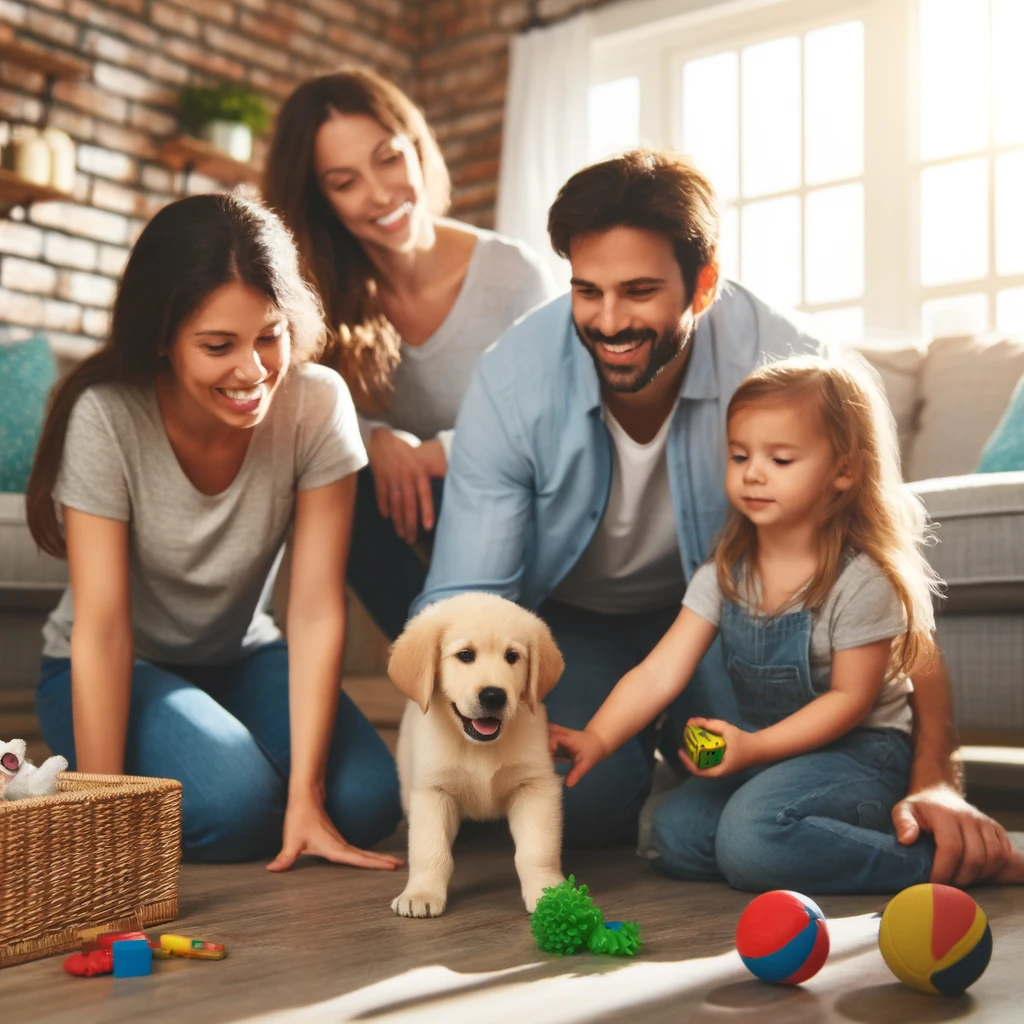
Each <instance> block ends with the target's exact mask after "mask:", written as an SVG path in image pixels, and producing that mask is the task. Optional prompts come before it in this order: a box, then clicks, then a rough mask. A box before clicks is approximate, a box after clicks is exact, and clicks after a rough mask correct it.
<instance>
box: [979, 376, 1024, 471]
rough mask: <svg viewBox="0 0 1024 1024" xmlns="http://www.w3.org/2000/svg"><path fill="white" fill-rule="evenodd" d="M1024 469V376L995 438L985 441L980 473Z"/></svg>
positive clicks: (994, 434) (1015, 390)
mask: <svg viewBox="0 0 1024 1024" xmlns="http://www.w3.org/2000/svg"><path fill="white" fill-rule="evenodd" d="M1014 470H1024V377H1021V379H1020V380H1019V381H1017V386H1016V387H1015V388H1014V390H1013V395H1012V397H1011V398H1010V405H1009V407H1008V408H1007V410H1006V412H1005V414H1004V415H1003V418H1002V419H1001V420H1000V421H999V425H998V426H997V427H996V429H995V431H994V432H993V434H992V436H991V437H990V438H989V439H988V440H987V441H986V442H985V447H984V449H983V450H982V453H981V462H979V463H978V469H977V472H979V473H1009V472H1012V471H1014Z"/></svg>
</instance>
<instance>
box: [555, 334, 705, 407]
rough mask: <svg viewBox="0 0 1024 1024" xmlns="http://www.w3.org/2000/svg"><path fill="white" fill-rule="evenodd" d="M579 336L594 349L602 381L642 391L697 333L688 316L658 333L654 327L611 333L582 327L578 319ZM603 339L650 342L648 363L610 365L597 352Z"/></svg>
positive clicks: (628, 390)
mask: <svg viewBox="0 0 1024 1024" xmlns="http://www.w3.org/2000/svg"><path fill="white" fill-rule="evenodd" d="M573 326H574V327H575V328H576V336H577V337H578V338H579V339H580V342H581V343H582V345H583V347H584V348H585V349H586V350H587V351H588V352H589V353H590V357H591V359H593V360H594V366H595V368H596V369H597V375H598V377H600V378H601V382H602V383H603V384H604V385H605V386H606V387H607V388H608V389H609V390H611V391H618V392H621V393H623V394H635V393H636V392H637V391H642V390H643V389H644V388H645V387H647V385H648V384H650V383H651V381H653V380H654V378H655V377H657V376H658V374H659V373H661V371H662V370H664V369H665V367H666V366H668V364H669V363H671V362H672V360H673V359H675V357H676V356H678V355H679V353H680V352H682V351H683V350H684V349H685V348H686V345H687V342H689V340H690V338H691V336H692V335H693V320H692V319H691V318H690V317H687V318H686V321H685V323H684V322H683V321H680V322H679V323H677V324H676V326H675V327H672V328H669V330H667V331H665V332H664V333H662V334H660V335H659V334H658V333H657V331H654V330H652V329H650V328H639V329H633V328H629V329H627V330H625V331H619V333H618V334H613V335H611V336H610V337H609V336H607V335H605V334H602V333H601V332H600V331H598V330H595V329H594V328H593V327H585V328H584V327H580V325H579V324H578V323H576V321H575V320H573ZM599 342H604V343H609V344H612V345H624V344H626V343H630V342H647V343H648V345H649V348H648V355H647V363H646V364H645V365H644V366H641V367H632V366H609V365H608V364H606V363H603V362H602V361H601V357H600V356H599V355H598V353H597V345H598V343H599Z"/></svg>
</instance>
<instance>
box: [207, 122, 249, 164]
mask: <svg viewBox="0 0 1024 1024" xmlns="http://www.w3.org/2000/svg"><path fill="white" fill-rule="evenodd" d="M203 138H204V139H206V141H207V142H209V143H210V145H212V146H213V147H214V148H215V149H219V150H220V151H221V152H222V153H226V154H227V155H228V156H230V157H231V158H232V159H233V160H241V161H242V163H248V162H249V159H250V157H251V156H252V129H251V128H250V127H249V126H248V125H247V124H244V123H243V122H241V121H210V122H208V123H207V124H205V125H204V126H203Z"/></svg>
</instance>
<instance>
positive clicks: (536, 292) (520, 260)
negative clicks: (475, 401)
mask: <svg viewBox="0 0 1024 1024" xmlns="http://www.w3.org/2000/svg"><path fill="white" fill-rule="evenodd" d="M473 231H474V232H475V233H476V235H477V241H476V245H475V246H474V248H473V254H472V256H471V257H470V260H469V266H468V267H467V268H466V276H465V278H464V279H463V282H462V288H461V289H460V291H459V294H458V297H457V298H456V299H455V304H454V305H453V306H452V308H451V310H450V311H449V313H448V316H447V317H445V319H444V321H443V322H442V323H441V326H440V327H438V329H437V330H436V331H435V332H434V333H433V334H432V335H431V336H430V337H429V338H428V339H427V340H426V341H425V342H424V343H423V344H422V345H406V344H404V343H403V344H402V355H401V361H400V362H399V364H398V368H397V369H396V370H395V375H394V391H393V393H392V394H391V395H390V396H389V398H388V405H387V409H385V410H384V411H382V412H380V413H375V414H374V415H373V417H372V418H367V419H365V420H363V437H364V439H365V440H368V439H369V433H370V431H372V430H373V428H374V427H377V426H381V425H382V424H384V425H387V426H388V427H390V428H391V429H392V430H396V431H404V432H405V433H407V434H412V435H413V436H415V437H416V438H418V439H419V440H421V441H429V440H432V439H433V438H439V439H440V440H441V441H442V443H443V444H445V448H446V449H447V448H448V447H449V445H450V436H449V434H450V431H451V430H452V428H453V427H454V426H455V418H456V416H457V415H458V412H459V406H460V405H461V404H462V398H463V396H464V395H465V393H466V389H467V388H468V387H469V381H470V377H471V376H472V375H473V370H475V369H476V364H477V362H478V361H479V359H480V356H481V355H482V354H483V352H484V350H485V349H487V348H489V347H490V346H491V345H493V344H494V342H496V341H497V340H498V338H500V337H501V335H502V334H504V333H505V331H506V330H507V329H508V328H509V327H511V326H512V324H513V323H515V321H516V320H518V319H519V318H520V317H521V316H523V315H524V314H526V313H529V312H530V310H532V309H534V308H535V307H536V306H539V305H541V303H543V302H547V300H548V299H551V298H553V297H554V296H555V295H556V294H558V291H559V289H558V286H557V285H556V284H555V281H554V279H553V277H552V276H551V274H550V272H549V271H548V269H547V267H546V266H545V264H544V263H542V262H541V260H540V257H539V256H537V254H536V253H535V252H533V250H531V249H530V248H529V247H528V246H525V245H523V244H522V243H521V242H517V241H514V240H513V239H511V238H505V237H504V236H503V235H498V234H495V233H494V232H493V231H486V230H484V229H482V228H473Z"/></svg>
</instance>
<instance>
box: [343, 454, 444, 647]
mask: <svg viewBox="0 0 1024 1024" xmlns="http://www.w3.org/2000/svg"><path fill="white" fill-rule="evenodd" d="M431 484H432V489H433V492H434V522H435V523H436V522H437V517H438V515H439V514H440V512H441V497H442V494H443V492H444V480H443V479H435V480H432V481H431ZM433 539H434V531H433V530H430V531H423V530H421V531H420V536H419V538H418V540H417V543H416V544H415V545H413V544H407V543H406V542H405V541H404V540H402V538H401V537H399V536H398V534H397V533H395V527H394V524H393V523H392V522H391V520H390V519H385V518H384V516H382V515H381V514H380V510H379V509H378V507H377V492H376V489H375V487H374V482H373V472H372V470H371V469H370V467H369V466H367V467H366V468H364V469H361V470H360V471H359V475H358V477H357V478H356V508H355V513H354V516H353V519H352V543H351V545H350V549H349V556H348V569H347V573H346V579H347V580H348V585H349V586H350V587H351V588H352V590H353V591H354V592H355V594H356V596H357V597H358V598H359V600H360V601H362V603H363V607H364V608H365V609H366V611H367V612H368V613H369V615H370V618H371V619H373V621H374V622H375V623H376V625H377V628H378V629H380V631H381V632H382V633H383V634H384V635H385V636H386V637H387V638H388V639H389V640H396V639H397V638H398V635H399V634H400V633H401V632H402V630H403V629H404V628H405V622H406V619H408V618H409V605H411V604H412V602H413V599H414V598H416V597H418V596H419V594H420V593H421V592H422V590H423V585H424V583H426V580H427V568H428V566H429V558H428V557H427V555H426V554H425V552H428V551H429V550H430V548H431V546H432V544H433Z"/></svg>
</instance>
